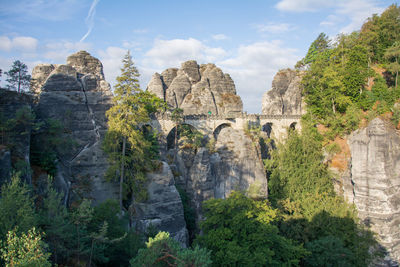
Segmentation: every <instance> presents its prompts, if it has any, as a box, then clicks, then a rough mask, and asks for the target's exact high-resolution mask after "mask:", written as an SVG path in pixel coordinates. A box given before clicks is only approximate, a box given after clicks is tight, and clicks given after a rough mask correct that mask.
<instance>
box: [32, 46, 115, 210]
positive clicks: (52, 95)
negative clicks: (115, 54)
mask: <svg viewBox="0 0 400 267" xmlns="http://www.w3.org/2000/svg"><path fill="white" fill-rule="evenodd" d="M67 61H68V64H67V65H54V66H53V70H52V71H51V72H50V73H49V74H47V73H48V70H50V69H52V67H48V65H39V66H38V67H35V68H34V71H33V72H34V73H36V75H37V77H41V80H43V81H45V82H44V83H43V85H42V87H41V89H40V98H39V99H40V100H39V103H38V106H37V114H38V116H39V118H41V119H50V118H51V119H56V120H59V121H60V122H61V123H62V125H63V126H64V127H65V129H66V130H65V132H66V133H65V136H64V138H71V139H72V140H73V142H74V143H75V145H73V146H72V147H70V148H65V149H64V150H62V151H60V152H61V158H60V162H59V168H58V169H59V174H58V175H57V179H58V180H60V181H58V183H59V184H64V186H63V190H64V191H65V193H66V194H68V190H69V186H68V185H69V184H71V185H72V186H75V187H81V186H83V185H84V184H85V183H87V182H89V186H87V187H88V188H86V189H90V193H89V196H86V197H91V198H93V199H94V201H95V202H96V203H99V202H101V201H103V200H105V199H107V198H116V197H117V192H118V191H117V187H116V186H115V184H113V183H108V182H106V181H105V180H104V173H105V171H106V169H107V167H108V165H107V159H106V155H105V154H104V152H103V151H102V149H101V140H102V138H103V135H104V133H105V131H106V127H107V125H106V118H105V112H106V110H108V109H109V108H110V106H111V98H112V93H111V90H110V86H109V84H108V83H107V82H106V81H105V80H104V74H103V67H102V64H101V62H100V61H99V60H98V59H96V58H94V57H92V56H90V54H89V53H87V52H85V51H80V52H77V53H75V54H73V55H71V56H69V57H68V60H67ZM43 66H46V67H45V68H44V67H43ZM42 69H44V71H43V73H41V72H40V70H42ZM46 75H47V76H46ZM61 180H64V182H62V181H61Z"/></svg>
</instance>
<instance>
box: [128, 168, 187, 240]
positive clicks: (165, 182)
mask: <svg viewBox="0 0 400 267" xmlns="http://www.w3.org/2000/svg"><path fill="white" fill-rule="evenodd" d="M147 177H148V180H149V185H148V187H147V191H148V200H147V201H146V202H144V203H136V204H135V210H136V216H137V224H136V226H137V229H138V230H139V231H141V232H143V233H144V232H146V231H147V229H148V228H149V227H151V226H152V227H155V228H156V229H157V230H159V231H167V232H169V233H170V235H171V237H173V238H174V239H176V240H177V241H179V242H180V243H181V244H182V245H185V246H187V245H188V231H187V229H186V223H185V219H184V215H183V205H182V201H181V198H180V196H179V193H178V191H177V190H176V187H175V182H174V177H173V175H172V172H171V169H170V167H169V165H168V164H167V163H165V162H163V163H162V166H161V167H160V170H159V171H156V172H153V173H148V174H147Z"/></svg>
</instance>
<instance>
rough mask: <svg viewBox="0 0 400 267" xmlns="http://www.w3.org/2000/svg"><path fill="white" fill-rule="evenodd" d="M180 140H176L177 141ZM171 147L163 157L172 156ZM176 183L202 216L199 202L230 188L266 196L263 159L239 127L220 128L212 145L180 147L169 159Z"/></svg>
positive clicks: (226, 193) (227, 192) (198, 217)
mask: <svg viewBox="0 0 400 267" xmlns="http://www.w3.org/2000/svg"><path fill="white" fill-rule="evenodd" d="M179 143H180V142H179ZM173 153H174V150H173V149H171V150H170V151H168V155H167V158H170V159H172V158H173ZM170 163H171V167H172V169H173V170H174V174H175V176H176V177H175V179H176V181H177V183H178V185H179V186H180V187H181V188H183V189H184V190H185V192H186V193H187V194H188V196H189V198H190V199H191V203H192V207H193V208H194V210H195V211H196V221H197V222H199V221H200V220H201V219H202V216H203V215H202V202H203V201H205V200H208V199H211V198H227V197H228V196H229V195H230V193H231V192H232V191H234V190H240V191H243V192H248V193H249V194H250V195H251V196H252V197H259V198H266V197H267V195H268V186H267V179H266V175H265V170H264V167H263V163H262V161H261V159H260V155H258V153H257V151H256V148H255V146H254V145H253V143H252V141H251V139H250V138H249V137H248V136H247V135H245V134H244V133H243V132H242V131H238V130H235V129H232V128H231V127H226V128H223V129H222V130H221V131H220V132H219V134H218V137H217V140H216V142H215V145H214V148H213V149H212V150H211V151H210V150H209V149H208V148H205V147H200V148H199V149H197V150H194V149H192V148H185V147H184V146H183V147H181V149H180V150H179V152H178V154H177V157H176V161H175V162H170Z"/></svg>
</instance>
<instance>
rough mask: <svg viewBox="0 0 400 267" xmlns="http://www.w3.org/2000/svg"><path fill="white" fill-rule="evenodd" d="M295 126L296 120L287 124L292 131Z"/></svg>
mask: <svg viewBox="0 0 400 267" xmlns="http://www.w3.org/2000/svg"><path fill="white" fill-rule="evenodd" d="M296 126H297V122H296V121H294V122H292V123H291V124H290V125H289V129H290V130H293V131H294V130H296Z"/></svg>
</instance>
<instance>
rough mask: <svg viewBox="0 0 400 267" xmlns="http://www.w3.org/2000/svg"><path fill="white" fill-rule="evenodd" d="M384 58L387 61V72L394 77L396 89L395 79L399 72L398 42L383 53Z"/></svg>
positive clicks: (399, 47)
mask: <svg viewBox="0 0 400 267" xmlns="http://www.w3.org/2000/svg"><path fill="white" fill-rule="evenodd" d="M385 58H387V59H388V60H389V62H390V63H389V64H388V66H387V68H388V70H389V71H390V72H392V73H394V74H395V75H396V78H395V89H397V78H398V76H399V71H400V42H396V43H394V44H393V46H391V47H389V48H388V49H387V50H386V52H385Z"/></svg>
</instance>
